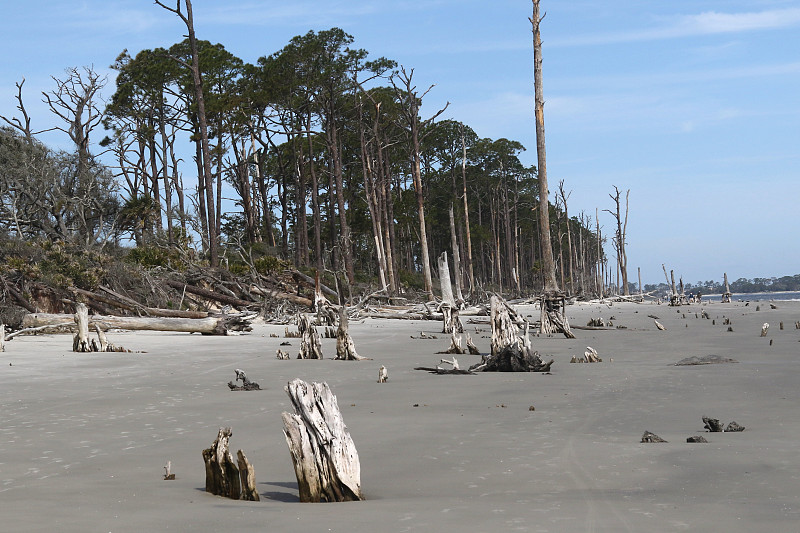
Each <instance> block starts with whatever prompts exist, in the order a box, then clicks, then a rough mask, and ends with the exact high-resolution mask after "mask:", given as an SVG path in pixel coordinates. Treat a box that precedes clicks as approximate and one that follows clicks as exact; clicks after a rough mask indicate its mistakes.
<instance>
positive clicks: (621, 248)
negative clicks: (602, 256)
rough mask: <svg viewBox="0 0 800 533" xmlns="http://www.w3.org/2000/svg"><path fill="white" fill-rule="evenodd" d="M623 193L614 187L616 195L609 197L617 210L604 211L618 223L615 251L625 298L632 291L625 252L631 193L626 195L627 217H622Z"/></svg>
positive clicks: (614, 240)
mask: <svg viewBox="0 0 800 533" xmlns="http://www.w3.org/2000/svg"><path fill="white" fill-rule="evenodd" d="M621 194H622V193H621V191H620V190H619V188H617V186H616V185H614V194H609V195H608V196H609V197H610V198H611V199H612V200H613V201H614V206H615V209H614V211H611V210H609V209H604V211H605V212H607V213H611V215H612V216H613V217H614V220H615V221H616V225H617V229H616V233H615V236H614V239H613V242H614V249H615V250H616V252H617V269H618V270H617V272H618V274H619V275H622V292H621V294H624V295H625V296H629V295H630V289H629V288H628V254H627V253H626V251H625V244H626V234H627V231H628V207H629V204H628V198H629V197H630V194H631V191H630V189H628V191H627V192H626V193H625V216H624V217H623V216H622V211H621V207H620V196H621ZM619 285H620V283H619V281H618V282H617V290H618V291H619Z"/></svg>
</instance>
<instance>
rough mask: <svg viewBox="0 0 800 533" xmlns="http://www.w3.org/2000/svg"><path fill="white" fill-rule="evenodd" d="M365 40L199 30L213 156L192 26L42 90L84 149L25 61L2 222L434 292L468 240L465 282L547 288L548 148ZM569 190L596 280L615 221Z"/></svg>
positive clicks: (589, 271)
mask: <svg viewBox="0 0 800 533" xmlns="http://www.w3.org/2000/svg"><path fill="white" fill-rule="evenodd" d="M352 44H353V38H352V37H351V36H350V35H348V34H347V33H345V32H344V31H342V30H341V29H338V28H333V29H331V30H327V31H320V32H313V31H311V32H308V33H307V34H305V35H300V36H297V37H294V38H293V39H291V40H290V42H289V43H288V44H287V45H286V46H285V47H284V48H283V49H281V50H279V51H277V52H274V53H272V54H269V55H264V56H262V57H260V58H259V59H258V60H257V61H256V62H255V64H248V63H246V62H244V61H242V60H241V59H239V58H237V57H235V56H234V55H233V54H231V53H230V52H228V51H227V50H226V49H225V48H224V46H222V45H221V44H212V43H210V42H207V41H202V40H197V41H196V42H195V43H194V47H195V48H196V51H197V55H198V59H199V62H198V65H199V71H200V74H201V80H202V94H203V96H204V110H205V117H204V118H205V123H206V124H207V128H208V135H207V138H208V150H207V152H208V155H207V156H206V155H204V150H203V147H202V146H201V137H202V135H201V128H200V123H201V120H200V116H198V115H199V109H198V102H197V94H198V93H197V92H196V91H195V90H194V87H193V81H192V78H193V72H192V69H191V64H192V54H193V47H192V43H190V42H189V40H188V39H187V40H184V41H182V42H179V43H176V44H175V45H173V46H171V47H170V48H167V49H163V48H156V49H153V50H142V51H140V52H138V53H136V54H130V53H129V52H128V51H123V52H122V53H121V54H120V55H119V57H118V58H117V60H116V61H115V63H114V65H113V69H114V70H115V71H116V72H117V77H116V80H115V87H114V92H113V94H112V95H111V96H110V98H108V99H107V101H106V102H103V101H102V100H100V97H99V94H100V90H101V89H102V88H103V87H104V85H105V80H103V79H101V78H100V77H99V76H98V75H97V74H96V73H95V72H94V71H93V70H92V69H91V68H83V69H77V68H76V69H69V70H67V71H66V75H65V77H63V78H61V79H59V78H55V77H54V78H53V80H54V83H55V85H56V89H55V90H54V91H52V92H51V93H44V94H43V97H44V99H45V101H46V102H47V103H48V104H49V105H50V108H51V110H52V111H53V112H54V113H56V114H57V115H58V117H60V119H61V123H62V126H63V127H59V128H58V129H61V130H62V131H63V132H65V133H66V134H67V135H68V136H69V138H70V139H71V141H72V142H73V144H74V150H72V151H69V150H68V151H55V150H52V149H50V148H48V147H47V146H45V145H44V144H42V143H40V142H39V141H38V140H37V139H36V136H37V135H38V134H39V133H41V132H36V131H33V130H32V129H31V120H30V117H28V115H27V112H26V111H25V106H24V103H23V84H24V80H23V82H21V83H19V84H17V87H18V96H17V100H18V105H17V108H18V110H19V112H20V113H21V116H16V117H2V118H3V119H4V120H5V122H6V124H7V126H6V127H4V128H2V129H0V231H2V232H3V233H4V236H6V237H9V238H19V239H35V238H48V239H59V240H64V241H69V242H81V243H84V244H86V245H91V246H95V245H121V244H124V243H126V242H127V241H133V242H134V243H135V244H136V246H137V247H156V246H157V247H181V246H182V247H185V246H187V243H190V242H191V240H192V239H193V238H196V239H197V243H196V248H197V249H198V251H199V252H200V253H202V254H203V256H204V257H206V258H207V259H208V260H209V262H210V264H211V265H212V266H217V264H218V263H219V261H220V258H221V257H250V258H251V259H252V258H253V257H258V256H260V255H261V256H263V255H273V256H277V257H280V258H282V259H285V260H289V261H292V262H293V263H294V264H295V265H297V266H298V267H300V268H308V269H318V270H332V271H339V272H342V273H343V274H344V275H345V276H346V277H347V278H349V280H350V281H351V282H353V281H355V280H356V277H357V276H366V277H369V278H370V279H378V280H379V282H380V284H382V285H383V286H384V287H385V288H386V290H387V292H388V293H389V294H395V293H397V292H398V291H400V290H401V288H402V287H403V286H407V285H414V286H418V287H420V288H423V289H424V290H426V291H428V292H431V286H430V284H431V282H430V279H431V272H430V271H431V267H430V263H431V261H433V263H434V264H435V258H436V257H437V256H438V255H439V254H441V253H442V252H445V251H446V252H447V253H448V254H450V256H451V258H452V254H453V251H454V248H456V249H458V250H460V258H461V260H460V263H459V264H458V265H457V268H458V270H459V274H460V279H461V280H463V281H462V285H463V286H464V287H465V288H466V289H468V290H469V289H477V288H478V287H486V288H488V287H492V288H496V289H499V290H503V291H506V292H509V293H511V292H523V291H531V290H539V289H540V288H541V284H542V279H541V258H542V249H541V244H540V242H539V232H538V229H537V226H536V224H537V217H536V216H535V212H536V209H537V208H538V199H539V190H538V181H537V175H536V168H535V167H534V166H530V167H527V166H525V165H524V164H523V163H522V162H521V161H520V159H519V156H520V154H521V153H522V152H523V151H524V150H525V148H524V147H523V146H522V145H521V144H520V143H519V142H517V141H513V140H509V139H504V138H501V139H487V138H480V137H479V136H478V135H477V134H476V133H475V132H474V131H473V129H472V128H470V127H469V126H468V125H466V124H464V123H461V122H458V121H456V120H438V121H437V120H436V119H437V118H438V117H439V115H440V114H441V112H442V111H444V109H442V110H439V111H438V112H435V113H432V114H430V116H428V117H427V118H425V117H421V116H420V106H421V105H422V100H423V98H424V97H425V96H426V95H427V93H428V91H429V90H430V88H426V89H423V90H420V89H418V88H417V86H416V83H415V81H414V71H413V69H407V68H404V67H402V66H400V67H398V65H397V64H396V63H395V62H394V61H392V60H389V59H386V58H383V57H381V58H376V59H371V58H369V54H368V53H367V51H365V50H363V49H358V48H353V47H352ZM98 126H102V127H103V128H105V130H106V132H105V133H104V134H102V135H100V134H98V133H97V132H96V129H97V128H98ZM188 147H191V148H190V149H188V150H187V148H188ZM101 150H102V154H101V155H100V156H98V155H97V152H100V151H101ZM187 153H188V154H190V155H188V156H187V155H186V154H187ZM189 158H192V159H193V161H186V159H189ZM190 166H191V167H192V168H193V169H195V170H194V171H189V172H187V170H186V169H187V167H190ZM206 166H207V167H208V169H210V172H207V171H205V170H204V167H206ZM223 186H225V187H224V188H223ZM560 192H561V194H560V196H556V198H557V199H556V201H555V204H550V205H549V210H550V221H551V222H550V225H551V233H552V234H553V235H554V237H553V239H552V251H553V255H554V257H555V261H556V268H557V272H558V275H559V276H560V282H561V287H562V288H564V289H565V290H567V291H568V292H570V293H573V294H577V293H581V292H584V293H586V294H587V295H589V294H597V293H598V292H599V290H600V287H598V285H599V284H600V283H602V269H603V265H605V264H606V263H607V259H606V258H605V257H604V254H603V251H602V240H603V239H602V237H600V236H599V235H598V233H599V225H597V232H595V231H593V226H594V225H595V224H594V223H593V222H592V219H591V217H590V216H587V215H585V214H584V213H580V214H579V215H578V216H572V217H570V216H568V214H567V213H568V210H567V199H568V197H569V194H568V193H566V192H565V191H564V189H563V182H562V184H561V188H560ZM228 194H230V195H232V198H223V196H224V195H228ZM224 199H225V200H232V203H233V205H235V209H234V210H233V211H231V210H230V208H229V207H227V206H228V205H230V202H225V203H224V202H223V200H224ZM617 238H619V236H617ZM451 265H452V259H451ZM598 269H600V272H599V271H598ZM434 274H435V272H434ZM709 292H710V291H709Z"/></svg>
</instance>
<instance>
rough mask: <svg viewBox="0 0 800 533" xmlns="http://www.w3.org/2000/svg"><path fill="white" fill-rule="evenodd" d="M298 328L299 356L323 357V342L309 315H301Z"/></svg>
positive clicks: (303, 357)
mask: <svg viewBox="0 0 800 533" xmlns="http://www.w3.org/2000/svg"><path fill="white" fill-rule="evenodd" d="M297 329H298V330H300V353H299V354H298V355H297V358H298V359H322V343H321V342H320V340H319V334H318V333H317V329H316V328H315V327H314V326H313V325H312V324H311V319H310V318H309V317H308V316H307V315H300V321H299V323H298V324H297Z"/></svg>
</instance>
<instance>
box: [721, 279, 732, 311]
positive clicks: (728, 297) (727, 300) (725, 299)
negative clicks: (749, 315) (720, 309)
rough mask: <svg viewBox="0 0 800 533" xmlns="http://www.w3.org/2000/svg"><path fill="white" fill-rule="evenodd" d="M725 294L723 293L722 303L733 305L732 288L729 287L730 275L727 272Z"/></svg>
mask: <svg viewBox="0 0 800 533" xmlns="http://www.w3.org/2000/svg"><path fill="white" fill-rule="evenodd" d="M724 275H725V292H724V293H722V299H721V301H722V303H724V304H725V303H731V286H730V285H728V273H727V272H725V274H724Z"/></svg>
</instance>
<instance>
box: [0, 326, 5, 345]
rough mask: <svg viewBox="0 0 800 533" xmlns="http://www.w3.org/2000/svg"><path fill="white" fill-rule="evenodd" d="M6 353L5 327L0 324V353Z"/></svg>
mask: <svg viewBox="0 0 800 533" xmlns="http://www.w3.org/2000/svg"><path fill="white" fill-rule="evenodd" d="M5 351H6V325H5V324H0V352H5Z"/></svg>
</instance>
